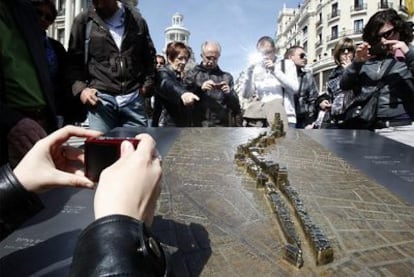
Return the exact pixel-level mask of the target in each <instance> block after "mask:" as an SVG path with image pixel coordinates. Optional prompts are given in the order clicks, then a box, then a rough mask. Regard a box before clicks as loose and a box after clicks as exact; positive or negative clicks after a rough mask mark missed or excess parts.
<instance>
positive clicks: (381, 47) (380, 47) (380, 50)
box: [369, 43, 389, 56]
mask: <svg viewBox="0 0 414 277" xmlns="http://www.w3.org/2000/svg"><path fill="white" fill-rule="evenodd" d="M388 51H389V47H388V45H385V44H382V43H377V44H374V45H372V46H371V48H370V49H369V53H370V54H371V55H372V56H385V55H387V53H388Z"/></svg>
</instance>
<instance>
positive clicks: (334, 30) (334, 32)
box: [331, 25, 338, 40]
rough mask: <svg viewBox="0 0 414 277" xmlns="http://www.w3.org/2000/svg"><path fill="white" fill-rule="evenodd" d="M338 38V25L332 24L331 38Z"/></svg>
mask: <svg viewBox="0 0 414 277" xmlns="http://www.w3.org/2000/svg"><path fill="white" fill-rule="evenodd" d="M337 38H338V25H335V26H332V28H331V40H332V39H337Z"/></svg>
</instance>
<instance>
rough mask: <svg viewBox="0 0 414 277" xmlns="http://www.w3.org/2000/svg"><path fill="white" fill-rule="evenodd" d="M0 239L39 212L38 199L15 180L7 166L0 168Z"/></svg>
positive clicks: (39, 202) (40, 204)
mask: <svg viewBox="0 0 414 277" xmlns="http://www.w3.org/2000/svg"><path fill="white" fill-rule="evenodd" d="M0 205H1V208H0V239H3V238H4V237H6V236H7V235H8V234H10V233H11V232H12V231H13V230H14V229H16V228H17V227H18V226H19V225H20V224H22V223H23V222H24V221H26V220H27V219H29V218H30V217H32V216H33V215H35V214H36V213H37V212H39V211H40V210H41V209H42V208H43V205H42V203H41V201H40V199H39V198H38V197H37V196H36V195H35V194H34V193H30V192H28V191H27V190H26V189H25V188H24V187H23V186H22V185H21V184H20V182H19V181H18V180H17V178H16V176H15V175H14V173H13V171H12V170H11V168H10V166H9V165H5V166H2V167H0Z"/></svg>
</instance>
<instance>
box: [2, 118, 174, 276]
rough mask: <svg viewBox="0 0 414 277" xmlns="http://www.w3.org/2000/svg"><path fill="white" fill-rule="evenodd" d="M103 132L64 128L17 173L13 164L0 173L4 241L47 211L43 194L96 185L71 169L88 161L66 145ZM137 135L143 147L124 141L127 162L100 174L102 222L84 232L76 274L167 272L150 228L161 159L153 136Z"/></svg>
mask: <svg viewBox="0 0 414 277" xmlns="http://www.w3.org/2000/svg"><path fill="white" fill-rule="evenodd" d="M98 135H100V133H99V132H96V131H92V130H85V129H83V128H78V127H74V126H67V127H64V128H62V129H60V130H58V131H56V132H54V133H52V134H51V135H49V136H48V137H46V138H44V139H42V140H40V141H39V142H38V143H37V144H36V145H35V146H34V147H33V148H32V149H31V150H30V151H29V152H28V154H27V155H26V156H25V157H24V158H23V159H22V161H21V162H20V163H19V164H18V165H17V166H16V168H15V169H14V170H13V171H12V170H11V168H10V166H8V165H6V166H3V167H1V168H0V203H1V209H0V238H4V237H5V236H7V235H8V234H9V233H10V232H11V231H13V229H15V228H16V227H18V225H19V224H21V223H22V222H23V221H24V220H25V219H27V218H29V217H31V216H32V215H34V214H35V213H36V212H38V211H39V210H41V209H42V203H41V201H40V200H39V198H38V197H37V196H36V194H35V193H36V192H39V191H44V190H45V189H48V188H51V187H57V186H65V185H68V184H70V185H71V186H77V187H86V188H93V185H94V184H93V182H92V181H90V180H89V179H87V178H86V177H85V176H82V175H79V174H74V167H71V163H72V162H75V161H77V162H79V161H82V157H83V153H82V150H80V149H78V148H72V147H69V146H65V145H63V143H64V142H66V141H67V140H68V139H69V137H71V136H77V137H84V138H89V137H96V136H98ZM136 138H137V139H138V140H139V141H140V142H139V144H138V146H137V149H136V150H134V147H133V145H132V144H131V143H130V142H128V141H124V142H123V143H122V145H121V158H120V159H119V160H118V161H117V162H115V163H114V164H113V165H112V166H110V167H108V168H106V169H105V170H104V171H103V172H102V174H101V176H100V180H99V185H98V186H97V191H96V193H95V199H94V212H95V219H96V220H95V221H94V222H93V223H92V224H90V225H89V226H88V227H87V228H86V229H85V230H84V231H83V232H82V234H81V235H80V238H79V240H78V242H77V245H76V249H75V253H74V255H73V262H72V265H71V271H70V276H113V275H116V276H121V275H122V276H166V275H167V274H166V261H165V256H164V252H163V250H162V248H161V246H160V244H159V243H158V242H157V241H156V240H155V239H154V238H153V237H152V236H151V234H150V232H149V230H148V229H147V227H149V226H150V225H151V223H152V220H153V216H154V212H155V207H156V201H157V198H158V196H159V194H160V190H161V187H160V180H161V173H162V170H161V161H160V159H159V157H158V155H157V152H156V150H155V141H154V140H153V139H152V138H151V137H150V136H149V135H147V134H141V135H138V136H137V137H136ZM33 172H36V175H33ZM120 180H122V181H121V183H120ZM114 183H116V185H114Z"/></svg>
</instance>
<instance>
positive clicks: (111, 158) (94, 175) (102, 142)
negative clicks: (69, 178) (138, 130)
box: [85, 137, 138, 182]
mask: <svg viewBox="0 0 414 277" xmlns="http://www.w3.org/2000/svg"><path fill="white" fill-rule="evenodd" d="M124 140H127V141H130V142H131V143H132V144H133V145H134V148H136V147H137V145H138V140H137V139H135V138H129V137H126V138H120V137H97V138H90V139H87V140H86V141H85V175H86V177H88V178H89V179H91V180H92V181H95V182H96V181H98V179H99V175H100V174H101V172H102V170H104V169H105V168H106V167H108V166H110V165H111V164H113V163H114V162H116V161H117V160H118V159H119V157H120V154H121V153H120V151H121V143H122V142H123V141H124Z"/></svg>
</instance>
